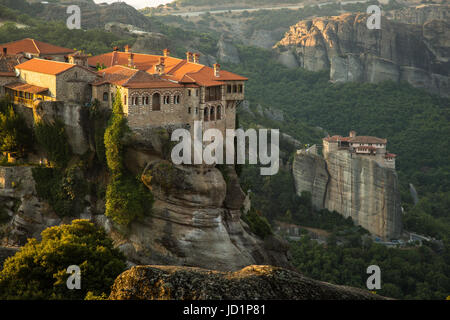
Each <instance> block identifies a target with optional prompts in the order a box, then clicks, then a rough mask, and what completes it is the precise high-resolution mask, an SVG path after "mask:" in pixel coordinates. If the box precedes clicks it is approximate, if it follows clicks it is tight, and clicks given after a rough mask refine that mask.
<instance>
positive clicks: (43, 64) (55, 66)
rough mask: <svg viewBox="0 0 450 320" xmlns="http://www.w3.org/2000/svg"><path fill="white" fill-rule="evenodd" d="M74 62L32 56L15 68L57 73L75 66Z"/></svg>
mask: <svg viewBox="0 0 450 320" xmlns="http://www.w3.org/2000/svg"><path fill="white" fill-rule="evenodd" d="M75 66H76V65H75V64H71V63H65V62H59V61H51V60H45V59H38V58H33V59H31V60H28V61H26V62H24V63H21V64H19V65H17V66H16V69H22V70H28V71H34V72H39V73H44V74H51V75H57V74H60V73H61V72H64V71H67V70H69V69H72V68H73V67H75Z"/></svg>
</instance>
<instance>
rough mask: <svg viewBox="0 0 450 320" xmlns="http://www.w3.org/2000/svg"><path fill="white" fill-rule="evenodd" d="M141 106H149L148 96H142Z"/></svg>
mask: <svg viewBox="0 0 450 320" xmlns="http://www.w3.org/2000/svg"><path fill="white" fill-rule="evenodd" d="M142 104H144V105H146V106H147V105H149V104H150V98H149V96H143V97H142Z"/></svg>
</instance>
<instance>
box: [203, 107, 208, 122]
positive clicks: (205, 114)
mask: <svg viewBox="0 0 450 320" xmlns="http://www.w3.org/2000/svg"><path fill="white" fill-rule="evenodd" d="M208 119H209V110H208V108H205V110H204V112H203V120H204V121H208Z"/></svg>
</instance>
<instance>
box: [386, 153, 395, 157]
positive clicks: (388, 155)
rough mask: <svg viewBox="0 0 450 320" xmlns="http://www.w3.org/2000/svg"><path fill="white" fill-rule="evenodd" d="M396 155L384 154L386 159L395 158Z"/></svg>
mask: <svg viewBox="0 0 450 320" xmlns="http://www.w3.org/2000/svg"><path fill="white" fill-rule="evenodd" d="M396 156H397V155H396V154H395V153H386V155H385V157H386V158H395V157H396Z"/></svg>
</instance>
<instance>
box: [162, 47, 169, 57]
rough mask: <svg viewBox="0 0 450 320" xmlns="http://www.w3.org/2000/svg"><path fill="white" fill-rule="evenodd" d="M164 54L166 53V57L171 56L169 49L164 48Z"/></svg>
mask: <svg viewBox="0 0 450 320" xmlns="http://www.w3.org/2000/svg"><path fill="white" fill-rule="evenodd" d="M163 54H164V57H169V56H170V50H169V49H167V48H166V49H164V50H163Z"/></svg>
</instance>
